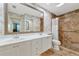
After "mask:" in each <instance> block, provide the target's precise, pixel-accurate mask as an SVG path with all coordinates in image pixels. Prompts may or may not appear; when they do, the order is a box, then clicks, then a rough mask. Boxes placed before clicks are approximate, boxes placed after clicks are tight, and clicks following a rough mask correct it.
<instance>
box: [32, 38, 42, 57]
mask: <svg viewBox="0 0 79 59" xmlns="http://www.w3.org/2000/svg"><path fill="white" fill-rule="evenodd" d="M40 53H41V39H35V40H32V55H33V56H36V55H40Z"/></svg>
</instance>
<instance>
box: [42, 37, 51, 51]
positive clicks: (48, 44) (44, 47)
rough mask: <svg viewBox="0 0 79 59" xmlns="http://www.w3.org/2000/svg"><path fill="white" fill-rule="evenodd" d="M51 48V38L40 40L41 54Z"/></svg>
mask: <svg viewBox="0 0 79 59" xmlns="http://www.w3.org/2000/svg"><path fill="white" fill-rule="evenodd" d="M51 47H52V37H44V38H42V52H44V51H46V50H48V49H49V48H51Z"/></svg>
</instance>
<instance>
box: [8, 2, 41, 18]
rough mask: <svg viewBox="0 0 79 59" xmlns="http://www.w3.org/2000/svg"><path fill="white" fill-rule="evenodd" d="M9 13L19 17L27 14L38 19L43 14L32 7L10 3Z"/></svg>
mask: <svg viewBox="0 0 79 59" xmlns="http://www.w3.org/2000/svg"><path fill="white" fill-rule="evenodd" d="M8 11H9V12H13V13H16V14H19V15H25V14H27V15H32V16H36V17H40V16H41V12H39V11H37V10H35V9H33V8H31V7H28V6H25V5H22V4H18V3H9V4H8Z"/></svg>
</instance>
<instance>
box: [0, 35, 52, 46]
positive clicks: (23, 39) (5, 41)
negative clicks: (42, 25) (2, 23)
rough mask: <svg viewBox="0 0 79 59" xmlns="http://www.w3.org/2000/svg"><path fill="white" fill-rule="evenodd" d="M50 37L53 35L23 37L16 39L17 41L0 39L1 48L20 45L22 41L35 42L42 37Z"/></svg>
mask: <svg viewBox="0 0 79 59" xmlns="http://www.w3.org/2000/svg"><path fill="white" fill-rule="evenodd" d="M48 36H51V35H46V34H42V35H40V34H35V35H22V36H19V38H16V39H15V38H14V37H10V38H5V39H0V46H3V45H8V44H13V43H18V42H22V41H29V40H34V39H38V38H42V37H48Z"/></svg>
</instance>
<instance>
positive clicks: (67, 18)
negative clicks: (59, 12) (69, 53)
mask: <svg viewBox="0 0 79 59" xmlns="http://www.w3.org/2000/svg"><path fill="white" fill-rule="evenodd" d="M59 31H60V34H59V35H60V40H61V42H62V46H64V47H67V48H70V49H73V50H75V51H79V11H75V12H71V13H68V14H66V15H64V16H61V17H60V19H59Z"/></svg>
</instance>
